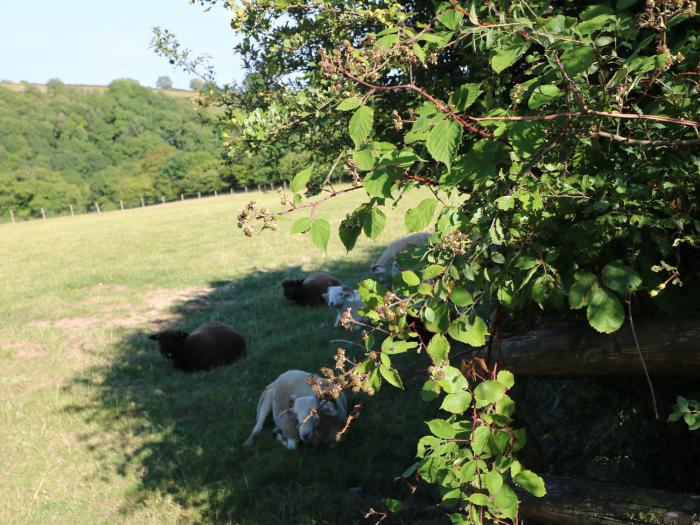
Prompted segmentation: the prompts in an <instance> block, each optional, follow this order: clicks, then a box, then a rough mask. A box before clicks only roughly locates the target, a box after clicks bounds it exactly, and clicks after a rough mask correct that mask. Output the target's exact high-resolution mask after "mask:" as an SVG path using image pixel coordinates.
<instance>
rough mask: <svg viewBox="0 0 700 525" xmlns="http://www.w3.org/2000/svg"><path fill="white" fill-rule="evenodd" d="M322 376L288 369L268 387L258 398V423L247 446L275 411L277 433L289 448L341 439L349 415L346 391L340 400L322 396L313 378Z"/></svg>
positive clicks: (246, 444) (274, 418)
mask: <svg viewBox="0 0 700 525" xmlns="http://www.w3.org/2000/svg"><path fill="white" fill-rule="evenodd" d="M318 377H319V376H317V375H315V374H312V373H310V372H304V371H302V370H287V371H286V372H283V373H282V374H280V375H279V377H277V379H275V380H274V381H273V382H272V383H270V384H269V385H267V386H266V387H265V390H264V391H263V393H262V395H261V396H260V401H258V409H257V416H256V421H255V426H254V427H253V430H252V431H251V433H250V436H249V437H248V439H246V441H245V443H244V445H245V446H250V445H251V444H252V443H253V438H255V436H256V435H258V434H259V433H260V431H261V430H262V428H263V425H264V424H265V420H266V419H267V417H268V416H269V415H270V413H271V412H272V419H273V421H274V423H275V430H274V431H275V433H276V434H277V437H278V439H279V440H280V441H281V442H282V443H283V444H284V445H285V446H286V447H287V448H288V449H290V450H291V449H293V448H296V446H297V445H298V444H299V442H302V443H306V444H311V445H320V444H323V443H335V442H337V441H339V440H340V433H341V430H342V428H343V426H344V424H345V418H346V417H347V410H348V409H347V406H348V405H347V401H346V399H345V395H344V394H340V396H338V398H337V399H321V400H319V398H318V396H317V395H316V394H315V393H314V391H313V390H312V389H311V385H309V378H312V379H317V378H318Z"/></svg>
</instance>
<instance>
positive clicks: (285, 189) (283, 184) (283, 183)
mask: <svg viewBox="0 0 700 525" xmlns="http://www.w3.org/2000/svg"><path fill="white" fill-rule="evenodd" d="M282 187H283V188H284V191H287V181H286V180H283V181H282Z"/></svg>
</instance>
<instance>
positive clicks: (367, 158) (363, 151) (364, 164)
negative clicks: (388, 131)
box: [352, 144, 374, 171]
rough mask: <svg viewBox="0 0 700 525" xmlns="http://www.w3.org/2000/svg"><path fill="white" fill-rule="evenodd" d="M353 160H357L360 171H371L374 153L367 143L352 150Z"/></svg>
mask: <svg viewBox="0 0 700 525" xmlns="http://www.w3.org/2000/svg"><path fill="white" fill-rule="evenodd" d="M352 160H354V161H355V164H357V167H358V169H359V170H360V171H369V170H371V169H372V168H373V167H374V154H373V153H372V149H371V148H370V147H369V146H367V145H366V144H363V145H362V146H360V148H359V149H356V150H355V151H353V152H352Z"/></svg>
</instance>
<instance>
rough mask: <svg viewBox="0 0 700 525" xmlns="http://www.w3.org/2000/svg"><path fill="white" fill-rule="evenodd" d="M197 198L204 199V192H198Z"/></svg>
mask: <svg viewBox="0 0 700 525" xmlns="http://www.w3.org/2000/svg"><path fill="white" fill-rule="evenodd" d="M197 198H198V199H201V198H202V192H201V191H198V192H197Z"/></svg>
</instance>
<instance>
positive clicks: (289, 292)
mask: <svg viewBox="0 0 700 525" xmlns="http://www.w3.org/2000/svg"><path fill="white" fill-rule="evenodd" d="M303 283H304V281H303V280H302V279H288V280H286V281H282V290H283V293H284V296H285V297H286V298H287V299H294V298H295V297H296V296H297V294H298V293H299V290H300V289H301V287H302V284H303Z"/></svg>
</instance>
